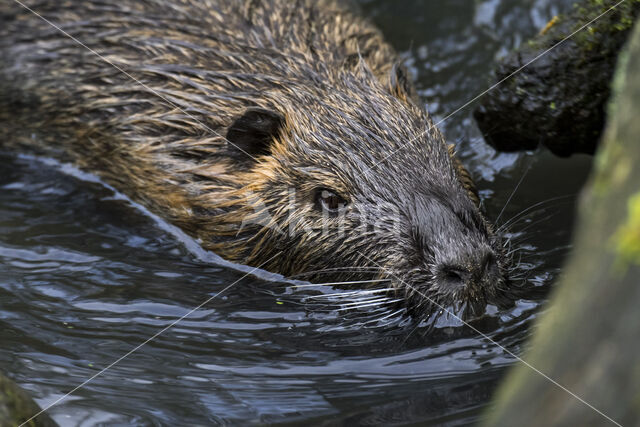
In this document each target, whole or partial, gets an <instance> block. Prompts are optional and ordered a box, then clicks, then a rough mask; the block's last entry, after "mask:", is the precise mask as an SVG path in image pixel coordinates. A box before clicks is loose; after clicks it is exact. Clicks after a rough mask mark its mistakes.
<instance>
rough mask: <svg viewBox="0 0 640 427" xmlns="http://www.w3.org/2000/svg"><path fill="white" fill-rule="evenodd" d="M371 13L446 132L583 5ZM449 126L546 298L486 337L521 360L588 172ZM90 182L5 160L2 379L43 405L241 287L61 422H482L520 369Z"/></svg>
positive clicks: (482, 4)
mask: <svg viewBox="0 0 640 427" xmlns="http://www.w3.org/2000/svg"><path fill="white" fill-rule="evenodd" d="M361 3H362V9H363V12H364V13H365V14H367V15H368V16H371V17H372V19H373V20H374V21H375V22H376V23H378V25H379V26H380V27H381V28H382V29H383V31H384V32H385V34H386V35H387V37H388V38H389V40H390V41H391V42H392V43H393V44H394V45H395V46H396V48H397V49H398V51H399V52H402V53H403V54H404V55H405V56H406V58H407V64H408V65H409V66H410V68H411V70H412V72H413V73H414V74H415V76H416V78H417V79H418V89H419V93H420V95H421V97H422V99H423V101H424V102H425V103H426V105H427V108H428V109H429V111H431V112H432V114H433V115H434V117H435V119H436V121H440V120H442V119H444V118H446V117H447V116H448V114H449V113H451V112H453V111H455V110H456V109H457V108H458V107H459V106H461V105H464V104H465V102H467V101H468V100H470V99H471V98H473V96H475V95H476V94H478V93H480V92H481V91H482V90H483V89H484V88H485V87H486V85H487V82H488V81H489V80H488V77H487V76H488V72H489V70H490V68H491V65H492V60H493V58H494V57H495V56H496V55H500V54H504V53H505V52H507V51H508V50H510V49H511V48H513V47H514V46H516V45H518V44H519V43H520V42H521V41H522V39H523V38H526V37H528V36H530V35H532V34H534V33H535V32H536V31H537V29H539V28H540V27H542V26H544V24H545V22H546V20H547V19H548V18H550V17H551V16H553V14H555V13H557V12H558V11H561V10H564V9H566V8H568V7H569V6H570V3H571V2H570V1H568V0H563V1H561V2H551V1H550V0H529V1H523V2H519V4H518V5H515V4H513V3H514V2H510V1H506V0H487V1H477V0H456V1H447V2H423V1H418V0H415V1H411V2H409V1H406V2H385V1H361ZM441 128H442V129H443V131H444V132H445V134H446V136H447V138H448V140H449V141H452V142H455V143H456V144H457V146H458V150H459V152H460V153H461V155H462V157H463V158H464V160H465V162H466V163H467V165H469V167H470V169H471V171H472V173H473V174H474V175H475V176H476V178H477V179H478V184H479V187H480V189H481V195H482V196H483V198H484V203H485V206H486V209H487V211H488V213H489V216H490V217H492V218H496V217H498V216H500V217H501V220H500V223H503V222H506V221H507V220H509V219H511V218H514V216H515V219H514V220H513V221H512V222H513V227H512V230H511V234H510V236H511V237H512V238H513V241H514V242H516V243H515V246H514V247H516V248H520V250H519V252H517V253H516V254H515V257H516V259H517V260H518V261H519V264H520V268H519V274H520V275H521V277H522V278H523V280H527V281H528V284H529V285H530V286H531V288H532V292H530V296H529V299H523V300H520V301H518V303H517V304H516V307H514V308H513V309H512V310H509V311H507V312H497V311H496V312H494V313H493V314H492V315H488V316H485V317H484V318H482V319H479V320H477V321H476V323H474V326H475V327H477V328H478V329H480V330H482V331H483V332H485V333H487V334H488V335H489V336H491V337H492V338H493V339H495V340H497V341H498V342H499V343H500V344H501V345H503V346H505V347H506V348H508V349H510V350H512V351H514V352H516V353H520V352H521V350H522V345H523V343H524V341H525V339H526V338H527V336H528V334H529V327H530V325H531V322H532V320H533V319H534V318H535V316H536V313H538V312H539V305H540V303H541V302H542V301H543V298H544V295H546V290H547V289H548V287H549V284H550V283H551V281H552V280H553V278H554V277H555V276H556V275H557V273H558V267H559V265H560V263H561V259H562V255H563V254H564V253H565V251H566V245H567V244H568V241H569V231H570V229H571V214H572V209H573V203H574V199H573V197H571V195H574V194H575V193H576V191H577V189H578V188H579V187H580V185H581V184H582V182H583V180H584V177H585V174H586V173H587V171H588V167H589V159H588V158H585V157H576V158H572V159H570V160H558V159H555V158H553V157H551V156H550V155H548V154H544V153H535V154H527V155H523V154H500V155H497V154H496V153H494V152H493V151H492V149H490V148H488V147H487V146H485V145H483V143H482V141H481V138H480V136H479V134H478V131H477V129H476V127H475V125H474V124H473V122H472V120H471V111H470V109H469V108H467V109H464V110H462V111H460V112H458V113H456V114H455V115H453V116H452V117H451V118H448V119H447V120H446V121H444V122H443V123H442V124H441ZM525 170H528V171H529V172H528V174H527V175H526V177H525V178H524V180H523V182H522V185H521V186H520V188H519V190H518V191H517V192H516V194H515V195H514V197H513V199H512V200H511V201H510V203H509V204H508V206H507V207H506V209H504V212H502V214H501V211H502V210H503V207H504V205H505V203H506V201H507V200H508V199H509V197H510V195H511V193H512V191H513V189H514V187H515V186H516V184H517V182H518V181H519V180H520V179H521V177H522V175H523V172H524V171H525ZM80 178H82V176H74V175H73V174H68V173H63V171H61V170H60V168H59V167H55V166H52V165H43V164H42V162H40V161H38V160H34V159H31V158H28V157H20V158H16V157H10V156H8V155H3V156H1V157H0V341H1V342H2V349H3V351H1V352H0V370H3V371H6V372H8V373H9V374H11V376H12V377H13V378H14V379H16V380H17V381H18V382H19V383H20V384H22V385H24V386H25V388H27V389H28V390H30V391H31V392H32V394H33V395H34V396H35V397H36V398H37V400H38V401H39V403H41V404H42V405H46V404H47V403H49V402H53V401H55V400H56V399H58V398H59V397H61V396H62V395H64V394H65V393H66V392H67V391H69V390H71V389H72V388H73V387H75V386H76V385H78V384H80V383H81V382H82V381H84V380H85V379H87V378H89V377H91V376H92V375H94V374H96V373H97V372H99V371H100V370H101V369H102V368H104V367H106V366H108V365H109V364H111V363H112V362H114V361H115V360H117V359H118V358H120V357H121V356H122V355H124V354H126V353H127V352H128V351H130V350H131V349H132V348H134V347H136V346H137V345H139V344H140V343H142V342H144V341H145V340H146V339H147V338H149V337H151V336H153V335H154V334H156V333H157V332H158V331H159V330H161V329H162V328H164V327H166V326H168V325H170V324H172V323H173V322H175V321H176V320H177V319H180V318H181V317H183V316H185V315H187V314H188V313H189V312H190V311H191V310H192V309H193V308H194V307H196V306H198V305H199V304H201V303H202V302H203V301H205V300H207V299H209V298H211V297H212V296H214V295H216V293H217V292H219V291H221V290H223V289H224V288H225V287H226V286H227V285H229V284H233V283H234V282H236V281H237V283H236V284H235V285H234V286H232V287H231V288H229V289H227V290H226V291H225V292H224V294H222V295H220V296H218V297H217V298H215V299H213V300H212V301H211V302H210V303H208V304H206V305H205V306H204V307H203V308H202V309H200V310H198V311H195V312H193V313H191V314H190V315H189V316H188V317H187V318H186V319H185V320H183V321H181V322H179V323H178V324H177V325H176V326H175V327H173V328H171V329H169V330H167V331H166V332H164V333H163V334H161V335H160V336H158V337H157V338H156V339H154V340H153V341H151V342H149V343H148V344H147V345H145V346H144V347H142V348H141V349H140V350H139V351H137V352H136V353H135V354H133V355H131V356H130V357H127V358H126V359H124V360H122V361H121V362H120V363H118V364H117V365H116V366H114V367H112V368H111V369H109V370H108V371H107V372H105V373H104V374H103V375H101V376H100V377H98V378H96V379H95V380H93V381H92V382H90V383H89V384H88V385H87V386H86V387H83V388H82V389H80V390H78V391H77V392H76V393H74V394H73V396H71V397H69V398H68V399H66V400H64V401H63V402H62V403H61V404H60V405H58V406H56V407H55V408H53V409H52V410H51V414H52V416H53V417H54V418H55V419H56V420H57V421H58V422H59V423H61V424H63V425H96V424H100V423H104V424H108V425H112V424H114V423H116V424H117V423H122V424H138V425H159V424H164V425H205V424H206V425H208V424H211V423H223V422H228V421H232V422H233V421H236V422H238V421H240V420H242V421H254V422H286V423H293V424H295V423H301V424H307V423H310V422H314V423H318V424H322V423H335V422H337V421H340V422H343V423H345V424H347V423H349V424H357V425H368V424H374V425H375V424H380V423H385V422H392V421H395V422H409V421H412V422H419V421H426V420H430V421H432V422H434V423H438V422H440V423H448V424H452V425H457V424H469V423H472V422H473V421H475V420H477V417H478V416H479V414H480V411H481V410H482V409H483V407H484V406H485V405H486V404H487V401H488V399H489V398H490V395H491V393H492V391H493V390H494V388H495V386H496V384H497V381H498V380H499V379H500V377H501V375H502V374H503V373H504V368H505V367H506V366H508V365H509V364H511V363H513V360H512V358H510V357H509V356H507V355H505V354H504V353H503V352H502V351H501V350H500V349H498V348H496V347H495V346H494V345H492V344H491V343H489V342H487V341H486V340H483V339H481V338H479V337H478V336H477V334H476V333H474V332H473V331H471V330H470V329H468V328H464V327H462V328H444V329H442V330H438V331H437V332H436V333H434V334H432V335H429V336H425V334H424V331H422V330H421V328H419V327H418V328H416V325H414V324H412V322H411V321H410V319H407V317H406V316H405V315H404V313H403V312H402V310H401V309H398V307H397V306H393V305H389V306H383V307H380V306H377V305H376V304H373V303H370V305H368V306H367V302H370V301H373V300H372V299H371V298H372V295H362V294H360V295H353V294H342V295H335V294H336V293H341V292H345V291H344V290H337V289H331V288H329V287H321V286H313V287H309V286H304V285H301V283H300V282H286V281H277V280H276V281H274V280H273V276H271V275H264V274H262V273H260V274H258V276H259V277H255V276H253V275H250V276H246V275H245V271H247V270H246V269H245V270H244V271H243V270H242V269H235V268H230V267H229V266H228V265H227V266H225V265H222V264H220V263H212V262H210V261H211V259H210V258H211V257H212V255H211V254H206V253H203V251H199V250H198V249H197V247H195V246H194V242H193V241H190V240H188V239H186V238H184V236H182V237H181V236H179V235H178V236H176V235H175V233H171V231H172V230H171V229H170V228H168V227H165V226H162V227H159V226H158V223H157V221H156V220H154V219H153V218H150V217H149V216H148V215H145V214H143V213H141V212H140V210H138V209H135V208H134V207H132V205H131V203H129V202H127V201H126V200H123V198H122V197H120V196H119V195H118V194H116V193H114V192H113V191H112V190H111V189H109V188H107V187H105V186H103V185H101V184H100V183H97V182H92V180H87V179H84V178H83V179H80ZM85 178H86V177H85ZM545 201H547V202H546V203H541V204H540V205H539V206H537V208H534V209H531V210H530V211H526V212H524V215H521V216H517V214H519V213H520V212H522V211H523V210H524V209H526V208H528V207H530V206H532V205H535V204H537V203H539V202H545ZM500 214H501V215H500ZM373 297H375V295H374V296H373ZM356 303H357V305H360V306H362V307H361V308H359V309H354V306H355V305H356ZM349 304H354V305H349Z"/></svg>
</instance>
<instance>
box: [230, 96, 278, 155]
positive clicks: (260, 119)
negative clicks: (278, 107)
mask: <svg viewBox="0 0 640 427" xmlns="http://www.w3.org/2000/svg"><path fill="white" fill-rule="evenodd" d="M283 124H284V117H283V116H282V114H280V113H278V112H277V111H272V110H266V109H264V108H255V107H252V108H249V109H247V111H245V112H244V114H243V115H242V116H241V117H240V118H238V119H236V121H235V122H233V124H232V125H231V126H230V127H229V129H228V130H227V141H228V143H229V149H230V150H231V151H232V152H233V154H234V157H237V158H238V159H242V160H245V159H248V158H249V156H251V157H256V156H260V155H263V154H269V153H270V152H271V144H272V143H273V139H274V137H276V136H278V134H279V133H280V131H281V129H282V126H283Z"/></svg>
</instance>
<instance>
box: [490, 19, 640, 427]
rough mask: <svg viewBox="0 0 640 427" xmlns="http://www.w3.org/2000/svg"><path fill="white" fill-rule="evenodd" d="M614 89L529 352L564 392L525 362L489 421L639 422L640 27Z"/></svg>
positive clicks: (500, 423)
mask: <svg viewBox="0 0 640 427" xmlns="http://www.w3.org/2000/svg"><path fill="white" fill-rule="evenodd" d="M613 92H614V97H613V99H614V102H613V103H612V104H611V107H610V109H609V111H610V114H609V116H610V117H609V119H608V124H607V128H606V131H605V134H604V138H603V140H602V146H601V147H600V149H599V152H598V153H597V155H596V167H595V171H594V173H593V175H592V177H591V179H590V183H589V185H588V187H587V189H586V190H585V191H584V192H583V195H582V200H581V205H580V209H579V218H578V219H579V223H578V228H577V230H576V233H575V239H574V250H573V251H572V254H571V256H570V258H569V261H568V264H567V266H566V268H565V271H564V274H563V276H562V278H561V280H560V282H559V283H558V284H557V288H556V291H555V293H554V295H552V298H551V301H550V307H549V308H548V309H547V311H546V312H545V313H544V315H543V316H542V318H541V320H540V322H539V323H538V324H537V325H536V328H535V332H534V336H533V339H532V340H531V342H530V344H529V350H528V351H527V352H525V354H524V355H523V359H524V360H525V361H526V362H527V363H529V364H530V365H531V366H533V367H535V368H536V369H539V370H540V371H541V372H542V373H544V374H545V375H547V376H548V377H549V378H552V379H553V380H554V381H557V383H558V384H559V385H561V386H562V387H564V388H566V390H565V389H562V388H561V387H560V386H559V385H558V384H554V383H552V382H551V381H550V380H549V379H547V378H545V377H543V376H542V375H540V373H537V372H535V371H534V370H532V369H531V368H530V367H528V366H525V365H524V364H522V363H518V364H517V365H516V366H515V367H514V369H513V370H512V371H511V372H510V374H509V375H508V377H507V378H506V381H505V382H504V384H503V385H502V386H501V388H500V390H499V392H498V394H497V395H496V397H495V403H494V405H493V409H492V411H491V412H490V413H488V414H487V418H486V425H491V426H511V425H516V424H517V425H525V426H526V425H531V426H541V425H544V426H546V425H554V426H564V425H566V426H575V425H580V426H590V425H614V424H613V422H612V420H613V421H615V422H616V423H619V424H621V425H638V420H640V340H639V339H638V338H640V321H638V320H639V317H640V286H639V283H638V278H640V167H638V165H640V144H639V143H638V141H639V139H638V138H639V135H640V120H638V118H639V117H640V25H638V26H637V28H636V29H635V30H634V32H633V36H632V38H631V42H630V44H629V50H628V53H625V54H624V55H623V56H622V60H621V62H620V67H619V70H618V72H617V76H616V79H615V80H614V85H613ZM567 390H568V391H567ZM569 391H570V392H569ZM571 393H573V395H572V394H571ZM576 396H578V397H579V398H580V399H582V401H581V400H580V399H578V398H577V397H576ZM589 405H590V406H589Z"/></svg>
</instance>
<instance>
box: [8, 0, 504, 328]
mask: <svg viewBox="0 0 640 427" xmlns="http://www.w3.org/2000/svg"><path fill="white" fill-rule="evenodd" d="M24 5H26V6H27V7H28V8H30V9H32V10H28V9H27V8H25V7H23V6H21V5H20V4H18V3H16V2H13V1H8V2H3V4H2V5H1V6H0V21H2V22H0V24H1V25H0V58H1V59H0V141H3V142H2V143H1V145H0V147H2V148H9V149H17V150H29V151H32V152H36V153H39V154H43V155H47V156H53V157H56V158H59V159H61V160H64V161H69V162H72V163H74V164H76V165H78V166H80V167H81V168H83V169H86V170H89V171H91V172H94V173H96V174H98V175H99V176H101V177H102V178H103V179H104V180H105V181H106V182H108V183H109V184H111V185H113V186H114V187H116V188H117V189H119V190H120V191H122V192H123V193H125V194H127V195H128V196H130V197H131V198H132V199H133V200H135V201H138V202H141V203H142V204H144V205H146V206H147V207H149V208H150V209H151V210H152V211H153V212H155V213H157V214H159V215H161V216H163V217H165V218H166V219H167V220H168V221H170V222H172V223H173V224H175V225H177V226H179V227H181V228H182V229H183V230H185V231H186V232H187V233H189V234H191V235H192V236H193V237H195V238H196V239H198V240H199V241H200V242H201V244H202V246H203V247H205V248H206V249H210V250H213V251H214V252H216V253H218V254H219V255H221V256H222V257H224V258H226V259H229V260H231V261H235V262H240V263H245V264H248V265H252V266H260V267H262V268H265V269H267V270H271V271H275V272H279V273H282V274H284V275H287V276H298V277H303V278H307V279H310V280H312V281H328V280H338V281H354V280H362V281H367V280H372V279H376V278H378V279H379V278H383V279H384V280H388V281H389V282H390V283H391V285H392V286H390V287H391V288H393V289H394V290H395V291H396V292H399V293H400V294H401V295H404V296H405V297H406V299H407V301H409V302H410V306H412V307H413V308H422V309H423V311H422V312H421V313H425V314H424V316H430V315H431V314H433V313H435V312H440V311H441V309H442V308H449V307H453V308H454V309H455V310H456V311H457V312H459V313H461V314H476V315H477V314H480V313H481V312H482V311H483V309H484V306H485V304H486V303H487V302H500V301H501V300H503V299H504V298H505V295H506V294H507V293H508V292H507V291H508V289H507V288H506V285H505V269H506V260H505V259H504V256H503V251H502V246H501V243H500V239H499V238H498V237H497V236H496V235H495V234H494V233H493V231H492V230H491V227H490V225H489V224H487V222H486V221H485V219H484V217H483V215H482V214H481V212H480V210H479V208H478V205H477V199H476V196H475V192H474V189H473V185H472V183H471V180H470V178H469V176H468V174H467V173H466V171H465V170H464V169H463V168H462V167H461V165H460V163H459V162H458V161H457V160H456V159H455V157H454V155H453V153H452V150H450V149H449V147H447V145H446V143H445V141H444V138H443V137H442V135H441V134H440V133H439V131H438V130H437V129H436V128H435V127H434V126H433V124H432V122H431V120H430V118H429V117H428V114H427V113H426V112H425V111H424V110H423V109H422V108H421V107H419V106H418V105H417V104H416V103H415V102H414V97H413V95H412V92H413V90H412V87H411V83H410V82H409V81H408V78H407V76H406V73H405V71H404V69H403V67H402V66H401V65H399V64H398V62H397V58H396V57H395V54H394V52H393V50H392V49H391V47H390V46H389V45H388V44H387V43H386V42H385V41H384V40H383V38H382V36H381V34H380V33H379V31H378V30H377V29H376V28H375V27H373V26H372V25H371V24H369V23H368V22H366V21H364V20H362V19H361V18H359V17H357V16H356V15H354V14H353V13H351V12H350V11H349V10H347V9H346V8H344V7H342V6H340V5H339V4H337V3H334V2H331V1H321V2H315V1H312V0H307V1H299V2H291V1H288V0H273V1H271V2H257V1H251V0H246V1H237V0H211V1H195V0H173V1H167V0H145V1H139V0H135V1H134V0H125V1H119V2H115V1H114V2H112V3H110V2H106V1H98V0H91V1H85V2H62V3H60V2H57V1H52V0H51V1H48V0H44V1H42V0H41V1H36V0H33V1H26V2H24ZM34 12H35V13H37V14H38V15H40V16H37V15H36V14H35V13H34ZM47 21H48V22H47Z"/></svg>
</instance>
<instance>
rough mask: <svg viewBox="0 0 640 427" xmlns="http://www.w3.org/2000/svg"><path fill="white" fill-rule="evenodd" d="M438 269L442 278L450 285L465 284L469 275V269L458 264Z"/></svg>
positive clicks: (460, 285)
mask: <svg viewBox="0 0 640 427" xmlns="http://www.w3.org/2000/svg"><path fill="white" fill-rule="evenodd" d="M440 271H441V274H442V278H443V280H444V281H445V282H446V283H447V284H448V285H449V286H451V287H462V286H465V284H466V282H467V281H468V279H469V276H470V273H469V271H467V270H466V269H464V268H462V267H458V266H451V265H448V266H444V267H442V268H441V269H440Z"/></svg>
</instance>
